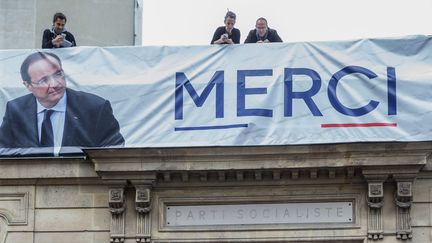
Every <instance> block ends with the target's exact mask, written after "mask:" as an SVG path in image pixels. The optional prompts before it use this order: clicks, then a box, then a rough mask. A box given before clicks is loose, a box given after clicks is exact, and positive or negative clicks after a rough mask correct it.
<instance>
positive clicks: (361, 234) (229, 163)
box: [0, 143, 432, 243]
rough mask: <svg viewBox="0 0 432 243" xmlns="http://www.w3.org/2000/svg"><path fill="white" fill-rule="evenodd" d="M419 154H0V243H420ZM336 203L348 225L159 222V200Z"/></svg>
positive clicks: (275, 150)
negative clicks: (347, 209)
mask: <svg viewBox="0 0 432 243" xmlns="http://www.w3.org/2000/svg"><path fill="white" fill-rule="evenodd" d="M431 149H432V143H409V144H350V145H314V146H277V147H255V148H254V147H241V148H238V147H233V148H230V147H226V148H177V149H172V148H171V149H121V150H96V149H94V150H87V151H86V153H87V156H86V157H77V158H33V159H0V243H4V242H6V243H21V242H22V243H24V242H26V243H27V242H35V243H50V242H64V243H69V242H95V243H96V242H97V243H101V242H107V243H108V242H110V241H112V242H126V243H132V242H344V243H346V242H354V243H356V242H383V243H390V242H392V243H393V242H398V241H404V242H416V243H417V242H419V243H423V242H424V243H426V242H432V231H431V230H432V225H431V216H432V215H431V206H432V204H431V202H432V198H431V190H432V177H431V175H432V174H431V171H430V168H431V166H432V164H431V157H430V153H431V151H432V150H431ZM410 187H412V188H410ZM410 189H412V190H410ZM341 200H348V201H349V200H352V202H353V203H354V206H353V212H354V218H353V222H352V223H337V224H322V223H321V224H320V223H316V224H250V225H206V221H205V220H203V221H202V223H201V224H200V225H195V226H181V227H178V226H171V225H169V224H167V220H166V217H167V216H166V210H167V207H169V206H170V205H174V206H175V205H214V204H218V205H231V204H242V203H254V204H262V203H267V204H271V203H285V202H328V201H341ZM396 201H397V202H396ZM373 205H375V206H376V207H375V206H373ZM377 205H378V206H377ZM402 209H403V210H402ZM404 217H405V218H406V217H408V218H406V219H409V218H411V221H409V220H408V221H404ZM203 219H204V217H203ZM397 219H399V220H400V222H402V223H403V224H401V225H402V227H400V226H399V227H398V226H397ZM199 220H200V219H197V222H200V221H199ZM371 222H374V223H373V224H371ZM377 222H378V223H379V222H382V224H381V225H380V227H377V225H379V224H377ZM404 222H405V223H404ZM405 226H407V227H405ZM404 227H405V228H404ZM398 236H400V239H398ZM405 237H406V238H407V239H406V240H404V239H403V238H405ZM411 237H412V239H410V238H411ZM374 238H376V239H377V240H374Z"/></svg>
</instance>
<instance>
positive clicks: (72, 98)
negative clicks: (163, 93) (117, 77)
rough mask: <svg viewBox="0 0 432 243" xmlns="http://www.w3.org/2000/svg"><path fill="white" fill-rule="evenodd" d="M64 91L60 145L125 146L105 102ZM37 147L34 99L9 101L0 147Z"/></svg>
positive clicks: (70, 90)
mask: <svg viewBox="0 0 432 243" xmlns="http://www.w3.org/2000/svg"><path fill="white" fill-rule="evenodd" d="M66 92H67V105H66V114H65V124H64V132H63V141H62V146H77V147H106V146H115V145H123V144H124V138H123V136H122V135H121V134H120V127H119V124H118V122H117V120H116V119H115V117H114V115H113V112H112V108H111V104H110V102H109V101H108V100H105V99H103V98H101V97H99V96H96V95H93V94H89V93H85V92H80V91H74V90H72V89H66ZM39 146H40V145H39V136H38V129H37V114H36V98H35V97H34V96H33V94H28V95H25V96H21V97H19V98H16V99H14V100H12V101H9V102H8V103H7V104H6V112H5V115H4V118H3V123H2V124H1V126H0V148H29V147H39Z"/></svg>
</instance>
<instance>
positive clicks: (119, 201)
mask: <svg viewBox="0 0 432 243" xmlns="http://www.w3.org/2000/svg"><path fill="white" fill-rule="evenodd" d="M108 193H109V200H108V204H109V207H110V212H111V228H110V241H111V242H115V243H117V242H118V243H123V242H124V240H125V213H124V211H125V209H126V205H125V196H124V187H123V186H121V187H120V186H118V187H111V188H110V189H109V190H108Z"/></svg>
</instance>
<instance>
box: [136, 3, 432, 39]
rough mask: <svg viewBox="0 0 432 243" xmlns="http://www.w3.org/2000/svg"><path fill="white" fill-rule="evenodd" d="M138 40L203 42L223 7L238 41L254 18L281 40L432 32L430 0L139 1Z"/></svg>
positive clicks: (218, 21) (221, 17)
mask: <svg viewBox="0 0 432 243" xmlns="http://www.w3.org/2000/svg"><path fill="white" fill-rule="evenodd" d="M143 3H144V5H143V45H207V44H209V43H210V41H211V39H212V36H213V33H214V31H215V30H216V28H217V27H218V26H223V25H224V23H223V20H224V16H225V13H226V11H227V9H229V10H231V11H233V12H235V13H236V14H237V22H236V25H235V27H236V28H238V29H240V31H241V38H240V42H241V43H243V42H244V40H245V39H246V36H247V34H248V32H249V31H250V30H251V29H254V28H255V21H256V19H257V18H259V17H265V18H266V19H267V20H268V25H269V27H270V28H274V29H276V30H277V31H278V33H279V35H280V36H281V37H282V39H283V40H284V42H302V41H331V40H349V39H358V38H375V37H397V36H404V35H415V34H424V35H430V34H432V0H260V1H259V0H217V1H215V0H143Z"/></svg>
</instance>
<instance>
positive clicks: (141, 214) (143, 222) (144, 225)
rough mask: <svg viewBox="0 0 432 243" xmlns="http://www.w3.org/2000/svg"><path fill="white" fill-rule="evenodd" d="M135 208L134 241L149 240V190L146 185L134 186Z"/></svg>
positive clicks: (139, 242)
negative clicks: (135, 228) (135, 226)
mask: <svg viewBox="0 0 432 243" xmlns="http://www.w3.org/2000/svg"><path fill="white" fill-rule="evenodd" d="M135 208H136V210H137V213H138V215H137V233H136V242H138V243H144V242H150V240H151V218H150V210H151V190H150V187H147V186H136V196H135Z"/></svg>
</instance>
